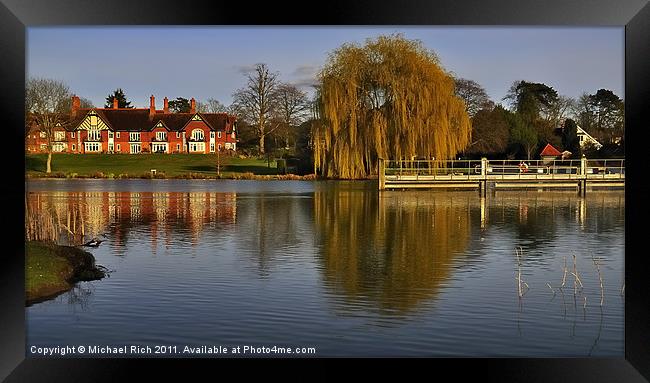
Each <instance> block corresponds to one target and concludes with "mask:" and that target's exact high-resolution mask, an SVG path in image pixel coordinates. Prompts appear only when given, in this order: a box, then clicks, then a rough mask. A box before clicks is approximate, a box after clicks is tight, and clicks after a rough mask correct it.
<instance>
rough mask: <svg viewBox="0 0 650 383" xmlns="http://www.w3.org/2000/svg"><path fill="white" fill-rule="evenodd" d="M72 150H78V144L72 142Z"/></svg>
mask: <svg viewBox="0 0 650 383" xmlns="http://www.w3.org/2000/svg"><path fill="white" fill-rule="evenodd" d="M73 134H74V133H73ZM72 150H77V146H76V145H75V144H72Z"/></svg>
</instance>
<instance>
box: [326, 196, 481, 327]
mask: <svg viewBox="0 0 650 383" xmlns="http://www.w3.org/2000/svg"><path fill="white" fill-rule="evenodd" d="M472 200H474V202H478V201H477V200H476V199H475V198H473V196H472V195H470V194H466V195H465V197H464V198H463V197H459V196H458V195H453V196H452V195H449V194H422V193H420V192H394V193H393V192H387V193H381V194H379V196H378V194H377V193H359V192H358V191H357V190H354V189H352V190H346V188H345V187H340V188H338V190H336V192H334V193H332V192H318V191H317V192H316V193H315V194H314V219H315V222H316V226H315V231H316V233H315V234H316V237H317V244H318V246H319V247H320V248H321V249H322V250H321V251H320V252H319V258H320V261H321V262H322V264H323V277H324V280H325V286H327V288H329V289H331V290H333V291H334V292H335V294H339V295H342V296H343V297H344V298H345V302H346V304H345V306H346V308H347V309H355V308H358V307H360V306H363V305H366V304H368V303H370V304H371V305H374V306H376V307H377V308H378V309H379V310H380V311H381V312H383V313H386V314H400V315H403V314H406V313H408V312H411V311H413V310H416V309H417V308H418V306H419V305H421V304H422V303H423V302H425V301H427V300H430V299H432V298H433V297H434V296H435V295H436V294H437V293H438V290H439V288H440V286H441V285H442V284H443V283H444V282H445V280H447V279H448V278H449V276H450V273H451V265H452V262H453V260H454V258H456V257H459V256H461V255H462V253H463V251H464V250H465V248H466V247H467V244H468V240H469V237H470V234H471V225H470V205H471V201H472Z"/></svg>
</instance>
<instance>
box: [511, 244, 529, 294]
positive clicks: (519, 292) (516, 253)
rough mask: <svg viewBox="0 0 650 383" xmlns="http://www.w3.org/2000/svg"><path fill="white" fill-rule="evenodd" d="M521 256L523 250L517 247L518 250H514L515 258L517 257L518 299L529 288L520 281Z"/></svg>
mask: <svg viewBox="0 0 650 383" xmlns="http://www.w3.org/2000/svg"><path fill="white" fill-rule="evenodd" d="M521 254H523V249H522V248H521V247H519V248H518V249H517V248H515V256H516V257H517V278H516V279H517V295H518V296H519V298H521V297H523V296H524V294H526V293H527V292H528V290H530V286H528V283H526V282H524V281H523V280H522V279H521ZM523 286H526V291H525V292H524V291H523Z"/></svg>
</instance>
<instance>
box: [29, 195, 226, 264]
mask: <svg viewBox="0 0 650 383" xmlns="http://www.w3.org/2000/svg"><path fill="white" fill-rule="evenodd" d="M236 199H237V194H236V193H210V192H190V193H182V192H92V191H91V192H86V191H84V192H39V193H28V194H27V201H26V204H27V211H28V214H27V216H26V219H27V223H26V225H27V226H30V225H32V226H39V222H38V220H39V219H43V217H53V218H52V220H53V222H54V226H57V225H58V228H57V229H55V230H54V231H55V232H57V233H58V234H59V235H58V236H55V235H50V237H51V238H49V239H54V240H56V241H58V242H61V243H64V244H74V245H76V244H80V243H83V242H84V241H85V240H87V239H90V238H96V237H108V238H111V245H112V246H115V247H124V246H125V245H126V243H127V242H128V240H129V236H130V235H131V234H132V233H134V232H136V231H137V229H138V228H140V227H142V228H146V229H147V231H148V232H149V234H150V242H151V247H152V249H153V250H154V251H155V249H156V247H157V241H158V236H159V235H162V236H163V240H164V241H165V243H167V244H169V243H170V242H171V241H172V237H173V235H174V234H175V231H179V229H181V230H180V231H181V232H184V233H185V232H187V233H189V236H190V238H191V241H190V242H191V244H192V245H193V246H196V245H197V243H198V240H199V238H200V236H201V234H202V232H203V231H204V230H205V227H206V225H209V224H214V223H219V224H221V225H224V226H229V225H234V224H235V223H236V220H237V205H236ZM161 232H162V233H161Z"/></svg>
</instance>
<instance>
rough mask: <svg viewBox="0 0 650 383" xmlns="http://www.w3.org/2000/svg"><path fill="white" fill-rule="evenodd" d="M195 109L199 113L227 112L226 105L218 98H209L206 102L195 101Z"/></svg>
mask: <svg viewBox="0 0 650 383" xmlns="http://www.w3.org/2000/svg"><path fill="white" fill-rule="evenodd" d="M196 111H197V112H199V113H228V107H226V106H225V105H224V104H222V103H221V102H219V100H216V99H214V98H209V99H207V101H206V102H200V101H197V103H196Z"/></svg>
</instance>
